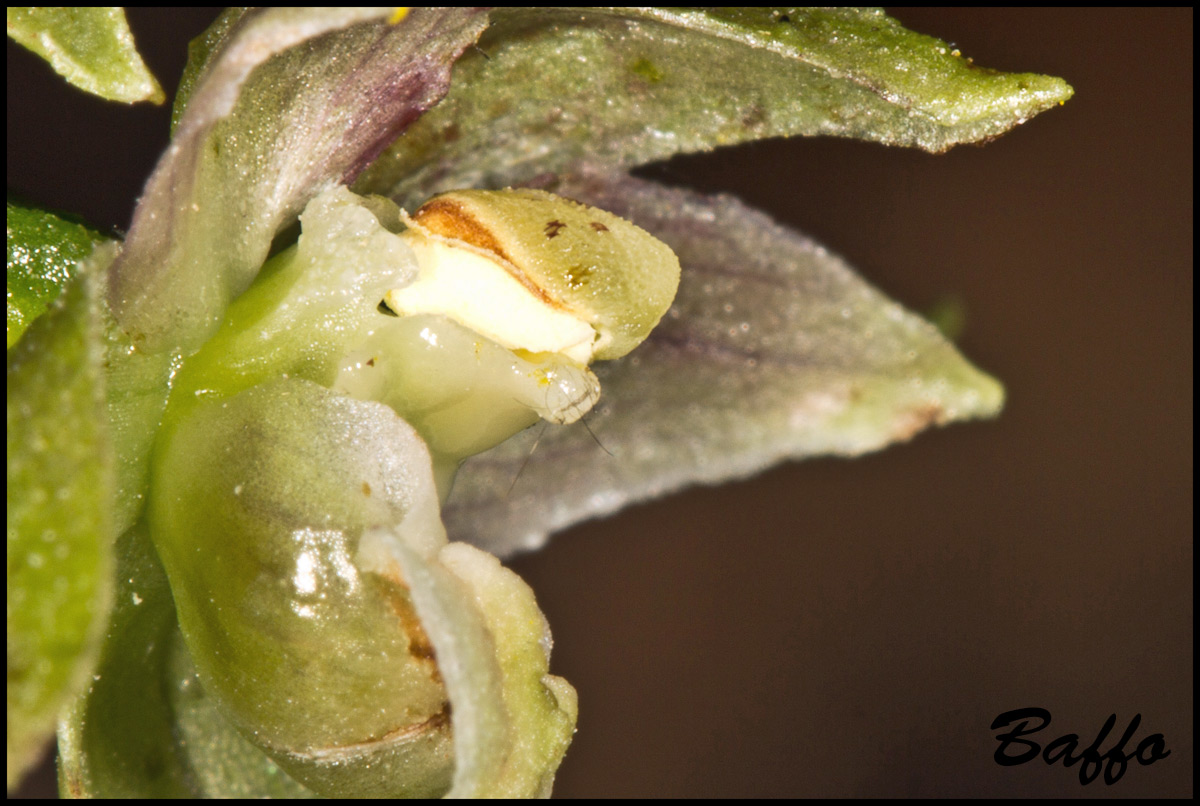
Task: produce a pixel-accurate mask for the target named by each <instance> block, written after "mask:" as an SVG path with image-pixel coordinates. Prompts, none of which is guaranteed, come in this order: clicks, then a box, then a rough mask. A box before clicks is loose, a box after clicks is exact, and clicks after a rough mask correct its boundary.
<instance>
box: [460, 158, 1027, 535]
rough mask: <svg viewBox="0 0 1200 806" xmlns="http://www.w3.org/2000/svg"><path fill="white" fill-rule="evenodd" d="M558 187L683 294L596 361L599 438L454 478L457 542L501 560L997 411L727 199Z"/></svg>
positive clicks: (621, 180) (970, 379)
mask: <svg viewBox="0 0 1200 806" xmlns="http://www.w3.org/2000/svg"><path fill="white" fill-rule="evenodd" d="M551 189H552V190H555V191H556V192H559V193H563V194H565V195H568V196H572V197H574V198H578V199H580V200H582V201H586V202H588V203H589V204H594V205H596V206H598V207H602V208H604V209H607V210H611V211H613V212H615V213H617V214H618V215H621V216H623V217H625V218H628V219H630V220H631V221H633V222H634V223H636V224H638V225H639V226H641V227H643V228H645V229H646V230H648V231H650V232H651V233H652V234H654V235H655V236H657V237H658V238H661V239H662V240H663V241H665V242H666V243H667V244H668V245H669V246H670V247H671V248H672V249H674V250H675V252H676V254H678V255H679V259H680V263H681V264H682V266H683V276H682V279H681V281H680V285H679V294H678V296H677V297H676V300H675V304H674V305H673V306H672V308H671V310H670V312H668V314H667V315H666V316H665V317H664V318H663V321H662V322H661V323H660V324H659V326H658V328H657V329H656V330H655V331H654V332H653V333H652V334H651V335H650V338H649V339H647V341H646V342H645V343H644V344H643V345H642V346H641V347H639V348H637V349H636V350H634V351H633V352H632V353H630V354H629V355H628V356H626V357H625V358H622V359H620V360H618V361H614V362H610V363H606V364H605V363H602V364H597V365H595V370H596V375H597V376H598V377H599V378H600V383H601V387H602V392H601V397H600V402H599V404H597V406H596V408H595V409H594V410H593V412H592V414H591V415H589V417H588V424H589V425H590V429H591V431H592V432H593V433H594V435H595V438H596V439H593V435H592V434H590V433H589V432H588V430H587V429H585V428H583V427H582V426H581V425H578V424H577V425H574V426H565V427H558V428H551V429H548V430H547V431H546V432H545V433H544V434H543V435H541V439H540V441H539V442H538V443H537V446H536V449H534V450H533V452H532V454H530V450H531V445H532V443H533V442H534V440H535V439H536V438H537V436H538V435H537V433H536V429H533V430H531V431H529V432H526V434H525V435H524V436H523V437H522V438H516V439H513V440H510V441H509V442H507V443H505V444H503V445H500V446H499V447H497V448H495V449H493V450H492V451H490V452H487V453H484V454H481V455H479V456H477V457H474V458H472V459H470V460H468V461H467V462H466V463H465V464H464V465H463V468H462V470H461V471H460V472H459V476H458V479H457V480H456V482H455V487H454V490H453V491H452V492H451V494H450V498H449V500H448V502H447V506H446V508H445V510H444V511H443V518H444V519H445V521H446V526H447V530H448V531H449V533H450V536H451V537H452V538H453V539H459V540H467V541H469V542H472V543H474V544H476V545H479V546H481V547H485V548H487V549H488V550H489V551H491V552H493V553H496V554H500V555H501V556H503V555H504V554H506V553H511V552H513V551H516V550H521V549H530V548H535V547H537V546H539V545H541V544H542V543H543V542H544V541H545V539H546V536H547V535H548V534H549V533H550V532H553V531H557V530H559V529H563V528H565V527H566V526H569V525H570V524H572V523H575V522H577V521H580V520H584V519H586V518H590V517H595V516H598V515H605V514H608V513H611V512H614V511H616V510H618V509H620V508H622V507H624V506H626V505H627V504H630V503H633V502H636V501H640V500H644V499H647V498H653V497H656V496H659V495H663V494H665V493H668V492H670V491H673V490H676V489H678V488H680V487H683V486H686V485H689V484H696V483H711V484H715V483H718V482H722V481H725V480H727V479H730V478H737V477H742V476H747V475H750V474H752V473H756V472H758V471H760V470H763V469H764V468H766V467H768V466H770V465H772V464H775V463H777V462H780V461H784V460H786V459H799V458H804V457H808V456H815V455H824V454H836V455H842V456H853V455H857V454H861V453H865V452H867V451H873V450H877V449H879V448H882V447H884V446H885V445H887V444H889V443H892V442H896V441H902V440H906V439H909V438H910V437H912V436H913V435H914V434H916V433H917V432H919V431H921V430H923V429H924V428H926V427H928V426H930V425H940V424H943V423H948V422H951V421H953V420H960V419H970V418H975V417H987V416H992V415H994V414H995V413H996V412H997V411H998V410H999V408H1000V405H1001V403H1002V400H1003V391H1002V390H1001V388H1000V386H999V384H998V383H996V381H995V380H993V379H992V378H990V377H988V376H987V375H985V374H983V373H981V372H979V371H978V370H976V369H975V368H974V367H972V366H971V365H970V364H969V363H967V362H966V360H964V359H963V357H962V356H961V355H960V354H959V353H958V351H957V350H956V349H955V348H954V347H953V345H951V344H950V343H949V342H947V341H946V340H945V339H944V338H943V337H942V336H941V334H940V333H939V332H938V331H937V329H936V328H934V327H933V326H932V325H930V324H929V323H927V322H925V321H923V320H921V319H920V318H918V317H917V316H914V315H913V314H910V313H908V312H907V311H905V310H904V309H903V308H901V307H900V306H899V305H898V304H896V303H895V302H893V301H891V300H889V299H887V298H886V297H884V296H883V295H882V294H881V293H879V292H878V291H876V290H875V289H873V288H871V287H870V286H869V285H867V284H866V283H865V282H863V281H862V280H861V279H860V278H859V277H858V276H856V275H855V274H854V272H853V271H852V270H851V269H850V267H849V266H847V265H846V264H845V263H844V262H843V261H842V260H841V259H840V258H838V257H837V256H836V255H833V254H830V253H829V252H827V251H826V250H825V249H824V248H823V247H820V246H818V245H817V244H815V243H813V242H812V241H811V240H809V239H808V238H807V237H805V236H803V235H801V234H799V233H797V232H795V231H793V230H789V229H787V228H785V227H782V226H780V225H778V224H776V223H774V222H773V221H771V220H770V219H769V218H768V217H767V216H765V215H763V214H762V213H759V212H756V211H754V210H752V209H750V208H747V207H746V206H745V205H743V204H742V203H741V202H739V201H737V200H736V199H733V198H731V197H728V196H716V197H705V196H701V195H698V194H695V193H692V192H690V191H683V190H672V189H668V188H664V187H661V186H658V185H656V184H654V183H651V182H645V181H642V180H637V179H632V178H629V177H621V176H615V175H604V174H596V173H594V174H588V175H585V176H582V177H580V178H575V179H567V180H564V181H562V182H560V183H559V184H558V185H557V186H555V187H553V188H551ZM596 440H598V441H599V443H600V444H601V445H602V446H603V448H604V450H602V449H601V448H600V447H598V446H597V444H596ZM609 454H611V455H609ZM527 459H528V461H527V463H526V460H527Z"/></svg>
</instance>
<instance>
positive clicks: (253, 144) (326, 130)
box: [109, 9, 487, 351]
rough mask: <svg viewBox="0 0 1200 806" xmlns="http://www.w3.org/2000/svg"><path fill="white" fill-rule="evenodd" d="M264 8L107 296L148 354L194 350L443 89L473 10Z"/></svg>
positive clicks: (163, 163) (235, 41)
mask: <svg viewBox="0 0 1200 806" xmlns="http://www.w3.org/2000/svg"><path fill="white" fill-rule="evenodd" d="M387 13H388V11H387V10H386V9H383V10H380V9H374V10H370V11H363V10H353V9H334V10H330V9H325V10H320V9H272V10H265V11H251V12H247V13H246V14H245V15H244V16H242V17H241V18H240V19H238V20H237V21H236V22H235V23H234V24H233V25H232V27H231V28H230V30H229V31H228V32H227V34H226V36H225V38H224V39H223V41H222V42H221V44H220V45H219V46H218V50H217V52H216V55H215V56H214V57H213V58H212V60H211V62H210V63H209V65H208V66H207V68H206V70H205V73H204V75H203V76H202V77H201V79H200V81H199V83H198V84H197V86H196V89H195V91H194V92H193V93H192V95H191V97H190V99H189V101H188V106H187V109H186V111H185V113H184V114H183V116H182V118H181V119H180V121H179V125H178V127H177V129H176V134H175V138H174V140H173V141H172V143H171V146H170V147H169V148H168V150H167V152H166V154H165V155H164V156H163V158H162V159H161V160H160V161H159V164H158V167H157V168H156V169H155V172H154V174H153V175H152V176H151V178H150V181H149V183H148V184H147V186H146V191H145V194H144V196H143V197H142V200H141V202H140V203H139V205H138V209H137V211H136V212H135V214H134V220H133V225H132V227H131V228H130V231H129V237H128V239H127V241H126V248H125V251H124V252H123V254H122V255H121V257H120V258H119V259H118V262H117V264H116V266H115V267H114V271H113V274H112V280H111V283H110V287H109V304H110V306H111V308H112V310H113V312H114V313H115V315H116V317H117V319H118V321H119V322H120V323H121V325H122V326H123V327H124V328H125V329H126V331H127V332H128V333H129V334H130V336H131V337H132V338H133V340H134V343H135V344H138V345H139V346H141V347H143V348H145V349H151V350H161V349H174V348H181V349H183V350H184V351H190V350H191V349H194V348H195V347H196V346H197V345H198V344H199V343H200V342H202V341H203V340H204V339H205V338H206V337H207V336H208V335H209V334H211V332H212V331H213V329H214V328H215V327H216V325H217V323H218V322H219V321H220V318H221V315H222V313H223V312H224V309H225V307H226V305H228V303H229V301H230V300H231V299H232V298H233V297H234V296H236V295H237V294H239V293H241V292H242V291H243V290H245V288H246V287H247V286H248V285H249V283H250V281H251V280H252V279H253V278H254V276H255V274H256V272H257V271H258V267H259V266H260V265H261V264H262V262H263V260H264V259H265V258H266V256H267V252H268V250H269V248H270V245H271V240H272V238H274V236H275V235H276V233H277V232H278V231H279V230H280V229H281V228H283V227H285V226H286V225H288V224H289V223H290V222H291V221H292V220H293V219H294V217H295V216H296V215H297V214H298V213H299V212H300V210H301V209H303V207H304V204H305V203H306V202H307V201H308V200H309V199H310V198H312V197H313V196H314V195H315V194H316V193H317V192H318V191H319V190H320V189H322V188H324V187H326V186H328V185H330V184H333V183H336V182H349V181H351V180H353V179H354V177H355V176H356V175H357V174H358V172H359V171H361V170H362V169H363V167H365V165H366V164H367V163H368V162H370V160H371V159H373V158H374V157H375V156H376V155H377V154H378V153H379V151H381V150H382V149H383V148H384V147H385V146H386V145H387V144H388V143H390V142H391V141H392V140H393V139H394V138H395V137H396V136H397V135H398V134H399V133H400V132H401V131H402V130H403V129H404V128H405V127H406V126H407V125H408V124H410V123H411V122H412V121H413V120H414V119H416V118H417V117H418V116H419V115H420V114H421V113H422V112H423V111H425V110H426V109H428V108H429V107H430V106H432V105H433V104H434V103H436V102H437V101H438V99H439V98H441V96H442V95H443V94H444V93H445V91H446V89H447V87H448V86H449V80H450V68H451V65H452V64H453V63H454V60H455V58H457V56H458V54H460V53H461V52H462V50H463V49H464V48H466V47H467V46H468V45H470V44H471V42H473V41H474V40H475V39H476V37H478V35H479V34H480V32H481V31H482V30H483V28H484V27H485V26H486V25H487V18H486V16H484V15H482V14H479V13H478V12H477V11H475V10H471V9H443V10H415V11H413V12H411V13H409V14H408V15H407V16H406V17H404V19H403V20H401V21H400V22H398V23H392V22H390V21H389V20H388V19H386V18H385V17H386V15H387Z"/></svg>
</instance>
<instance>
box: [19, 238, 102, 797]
mask: <svg viewBox="0 0 1200 806" xmlns="http://www.w3.org/2000/svg"><path fill="white" fill-rule="evenodd" d="M113 252H114V250H113V249H111V248H105V249H103V250H102V251H100V252H99V253H98V254H97V255H96V256H95V258H94V260H93V262H92V263H91V264H90V265H85V267H84V268H83V269H81V271H80V272H79V274H78V275H77V276H76V278H75V280H74V281H73V282H72V283H71V284H70V285H69V286H68V288H67V291H66V293H64V294H63V295H62V296H60V297H59V299H58V301H57V302H55V303H54V305H53V306H52V307H51V309H50V311H49V312H48V313H47V314H46V315H45V316H43V317H41V318H40V319H39V320H38V321H37V322H36V323H35V324H34V325H33V327H31V328H30V330H29V332H28V333H27V334H26V336H25V338H24V339H22V340H21V342H20V343H19V344H18V345H17V346H16V347H15V348H13V349H12V350H10V351H9V352H8V376H7V401H8V406H7V413H8V414H7V435H8V439H7V445H8V508H7V513H6V524H7V528H8V541H7V550H6V570H7V578H8V607H7V632H8V652H7V658H8V689H7V690H8V700H7V703H8V711H7V713H8V785H9V786H12V784H13V783H14V781H15V780H17V779H18V778H19V776H20V773H21V772H22V771H23V770H24V769H25V767H26V766H28V764H29V763H30V762H32V761H33V760H35V759H36V757H37V755H38V753H39V751H40V747H41V744H42V741H43V739H45V738H47V737H49V735H50V734H51V733H52V731H53V729H54V721H55V719H56V717H57V715H58V712H59V710H60V709H61V708H62V706H63V705H65V703H66V702H67V700H68V699H69V698H70V697H71V696H73V695H74V694H75V693H76V692H77V691H78V690H79V688H80V687H81V686H82V685H83V683H84V682H85V681H86V680H87V679H88V675H89V674H90V672H91V667H92V663H93V661H94V659H95V653H96V649H97V646H98V643H99V638H100V637H101V634H102V633H101V632H100V631H101V629H102V628H103V625H104V620H105V615H106V613H107V610H108V607H109V602H110V596H111V569H112V546H111V541H112V535H111V532H110V529H111V513H110V509H111V500H112V496H113V467H112V458H111V453H110V450H109V444H108V435H107V422H108V421H107V417H106V414H105V408H104V376H103V371H102V367H103V361H104V353H103V349H102V346H101V344H102V342H101V319H100V308H101V305H102V302H101V300H100V293H99V288H98V286H99V284H100V280H99V277H100V276H101V271H102V269H103V268H104V267H105V266H106V265H107V262H108V261H111V259H112V255H113Z"/></svg>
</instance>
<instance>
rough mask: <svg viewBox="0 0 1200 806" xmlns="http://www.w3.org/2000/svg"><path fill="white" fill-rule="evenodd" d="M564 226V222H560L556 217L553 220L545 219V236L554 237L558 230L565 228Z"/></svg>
mask: <svg viewBox="0 0 1200 806" xmlns="http://www.w3.org/2000/svg"><path fill="white" fill-rule="evenodd" d="M566 226H567V225H566V224H564V223H563V222H561V221H559V220H557V219H555V220H554V221H547V222H546V237H547V238H554V237H556V236H557V235H558V233H559V232H560V231H562V230H563V229H565V228H566Z"/></svg>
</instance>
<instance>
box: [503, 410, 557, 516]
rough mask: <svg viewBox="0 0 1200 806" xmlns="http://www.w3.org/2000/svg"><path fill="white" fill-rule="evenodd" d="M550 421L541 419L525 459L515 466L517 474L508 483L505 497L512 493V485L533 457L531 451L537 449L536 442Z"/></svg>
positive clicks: (515, 484)
mask: <svg viewBox="0 0 1200 806" xmlns="http://www.w3.org/2000/svg"><path fill="white" fill-rule="evenodd" d="M549 424H550V423H548V422H546V421H545V420H542V427H541V428H539V429H538V435H537V436H536V437H535V438H534V440H533V444H532V445H530V446H529V453H527V454H525V460H524V461H523V462H521V466H520V467H518V468H517V474H516V475H515V476H513V480H512V484H510V485H508V492H506V493H505V494H504V497H505V498H507V497H508V496H509V494H511V493H512V491H513V487H516V486H517V482H518V481H519V480H520V478H521V474H522V473H524V472H525V465H527V464H529V460H530V459H532V458H533V452H534V451H536V450H537V446H538V443H539V442H541V441H542V434H545V433H546V426H548V425H549Z"/></svg>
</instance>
